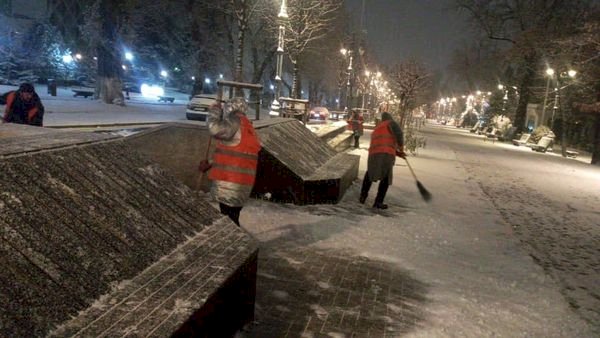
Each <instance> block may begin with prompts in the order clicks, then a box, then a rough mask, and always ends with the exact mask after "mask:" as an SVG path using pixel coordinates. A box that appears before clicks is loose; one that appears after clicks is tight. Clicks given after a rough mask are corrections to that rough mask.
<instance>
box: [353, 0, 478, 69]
mask: <svg viewBox="0 0 600 338" xmlns="http://www.w3.org/2000/svg"><path fill="white" fill-rule="evenodd" d="M346 2H347V8H348V10H349V11H351V13H352V15H353V16H354V17H355V19H356V23H357V25H359V24H360V13H361V8H362V0H346ZM452 3H453V1H452V0H365V8H366V29H367V36H368V41H369V42H368V45H369V47H370V50H371V52H373V53H375V55H376V57H377V59H378V61H379V63H382V64H386V65H392V64H394V63H396V62H398V61H400V60H402V59H405V58H408V57H411V56H413V57H416V58H417V59H420V60H422V61H423V62H425V63H426V64H428V65H429V66H431V67H432V68H434V69H444V68H445V67H446V65H447V64H448V63H449V62H450V57H451V55H452V52H453V50H454V49H456V48H458V47H460V46H461V45H462V42H463V41H466V40H468V39H469V38H470V37H471V36H472V34H473V33H472V31H471V30H470V28H469V27H468V23H467V22H466V20H465V19H464V16H463V17H461V15H460V14H459V13H457V12H456V11H454V10H453V9H451V8H450V6H451V5H452Z"/></svg>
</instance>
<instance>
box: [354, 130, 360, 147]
mask: <svg viewBox="0 0 600 338" xmlns="http://www.w3.org/2000/svg"><path fill="white" fill-rule="evenodd" d="M359 138H360V135H359V134H358V133H354V148H358V147H359V146H358V139H359Z"/></svg>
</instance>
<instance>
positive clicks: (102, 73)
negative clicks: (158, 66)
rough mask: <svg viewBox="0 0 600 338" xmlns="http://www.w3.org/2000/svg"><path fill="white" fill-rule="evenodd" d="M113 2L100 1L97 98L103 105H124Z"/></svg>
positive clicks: (109, 0) (116, 13) (116, 15)
mask: <svg viewBox="0 0 600 338" xmlns="http://www.w3.org/2000/svg"><path fill="white" fill-rule="evenodd" d="M116 2H117V1H115V0H101V1H100V17H101V18H102V24H101V32H102V38H103V41H102V42H100V43H99V44H98V47H97V50H98V78H97V85H96V89H97V93H96V95H97V97H99V98H100V99H101V100H102V101H103V102H105V103H111V104H112V103H115V104H120V105H125V100H124V97H123V83H122V82H121V62H120V59H121V58H120V52H119V48H118V47H117V46H116V40H117V22H118V16H119V15H120V13H119V11H118V9H117V8H118V7H119V6H118V3H116Z"/></svg>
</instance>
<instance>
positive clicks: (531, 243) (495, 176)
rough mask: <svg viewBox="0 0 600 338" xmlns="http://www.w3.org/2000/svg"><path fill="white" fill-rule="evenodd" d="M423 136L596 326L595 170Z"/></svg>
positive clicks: (441, 133) (599, 278) (463, 138)
mask: <svg viewBox="0 0 600 338" xmlns="http://www.w3.org/2000/svg"><path fill="white" fill-rule="evenodd" d="M424 134H425V135H426V136H427V137H428V138H435V139H436V140H437V141H438V142H442V143H444V144H445V145H447V147H448V148H449V149H450V150H451V151H453V152H454V153H455V155H456V157H457V160H458V162H459V163H460V165H461V166H463V167H464V169H465V170H466V172H467V176H466V177H464V180H465V181H471V182H475V183H476V184H477V185H478V186H479V187H480V188H481V189H482V190H483V192H484V193H485V195H486V197H487V198H489V200H491V202H492V203H493V205H494V206H495V208H496V209H497V210H498V211H499V212H500V214H501V215H502V218H503V219H504V221H505V222H506V223H508V224H509V225H510V226H511V227H512V229H513V232H514V236H516V237H517V238H518V239H519V240H520V242H521V244H522V246H523V248H524V249H525V250H526V251H527V252H528V253H529V255H531V257H533V259H534V260H535V261H536V262H537V263H538V264H539V265H541V266H542V267H543V269H544V271H545V272H546V273H547V274H548V275H549V276H551V277H552V278H553V279H554V280H555V281H556V282H557V283H558V284H559V285H560V288H561V290H560V291H561V293H562V294H563V296H564V297H565V298H566V299H567V301H568V302H569V304H570V305H571V306H572V307H573V308H574V309H575V310H576V311H577V312H578V313H579V314H580V315H581V316H582V317H583V318H585V319H586V320H587V321H589V322H590V323H595V325H598V323H600V207H599V205H600V189H599V187H600V168H598V167H595V166H591V165H589V164H584V163H581V162H578V161H574V160H570V159H564V158H562V157H559V156H556V155H552V154H540V153H536V152H533V151H531V150H530V149H529V148H526V147H515V146H513V145H507V144H498V143H496V144H492V143H491V142H483V141H482V139H481V137H478V136H475V135H471V134H469V133H466V132H465V131H464V130H460V129H453V128H442V127H438V128H427V129H425V130H424Z"/></svg>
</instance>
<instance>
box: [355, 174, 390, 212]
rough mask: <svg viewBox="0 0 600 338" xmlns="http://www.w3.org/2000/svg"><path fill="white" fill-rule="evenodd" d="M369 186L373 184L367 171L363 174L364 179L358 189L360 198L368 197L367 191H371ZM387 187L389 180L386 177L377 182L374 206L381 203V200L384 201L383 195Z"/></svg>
mask: <svg viewBox="0 0 600 338" xmlns="http://www.w3.org/2000/svg"><path fill="white" fill-rule="evenodd" d="M371 184H373V181H371V179H370V178H369V172H368V171H367V172H366V173H365V177H364V178H363V183H362V188H361V189H360V196H361V197H364V198H365V199H366V198H367V196H368V195H369V189H371ZM389 186H390V184H389V178H388V177H387V176H386V177H385V178H384V179H382V180H381V181H379V187H377V196H375V203H374V204H381V203H383V200H384V199H385V194H386V193H387V191H388V188H389Z"/></svg>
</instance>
